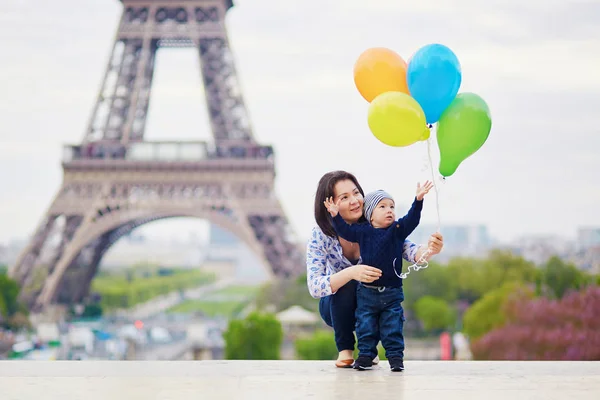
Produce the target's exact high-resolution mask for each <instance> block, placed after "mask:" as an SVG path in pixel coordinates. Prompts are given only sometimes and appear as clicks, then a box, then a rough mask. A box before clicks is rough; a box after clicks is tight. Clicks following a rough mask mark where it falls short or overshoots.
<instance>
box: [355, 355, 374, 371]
mask: <svg viewBox="0 0 600 400" xmlns="http://www.w3.org/2000/svg"><path fill="white" fill-rule="evenodd" d="M372 368H373V359H372V358H371V357H367V356H358V358H357V359H356V361H355V362H354V369H357V370H359V371H364V370H367V369H372Z"/></svg>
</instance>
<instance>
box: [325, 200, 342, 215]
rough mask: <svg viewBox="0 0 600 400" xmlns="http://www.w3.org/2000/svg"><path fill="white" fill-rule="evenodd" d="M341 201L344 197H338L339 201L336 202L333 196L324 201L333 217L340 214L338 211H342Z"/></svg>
mask: <svg viewBox="0 0 600 400" xmlns="http://www.w3.org/2000/svg"><path fill="white" fill-rule="evenodd" d="M341 201H342V199H338V201H337V203H334V202H333V197H330V198H328V199H325V201H324V202H323V204H325V208H327V211H329V214H331V216H332V217H335V216H336V215H338V212H339V211H340V202H341Z"/></svg>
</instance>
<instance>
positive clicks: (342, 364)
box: [335, 358, 354, 368]
mask: <svg viewBox="0 0 600 400" xmlns="http://www.w3.org/2000/svg"><path fill="white" fill-rule="evenodd" d="M352 364H354V359H353V358H349V359H347V360H337V361H336V362H335V366H336V367H338V368H352Z"/></svg>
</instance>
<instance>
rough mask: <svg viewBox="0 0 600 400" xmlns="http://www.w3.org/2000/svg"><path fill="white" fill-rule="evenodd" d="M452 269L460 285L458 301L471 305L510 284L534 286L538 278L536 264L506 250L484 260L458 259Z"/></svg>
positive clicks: (449, 264) (451, 274) (452, 263)
mask: <svg viewBox="0 0 600 400" xmlns="http://www.w3.org/2000/svg"><path fill="white" fill-rule="evenodd" d="M448 270H449V271H450V276H451V279H453V280H456V282H457V287H458V298H459V299H461V300H466V301H468V302H469V303H471V304H472V303H474V302H475V301H477V300H478V299H480V298H481V297H482V296H483V295H484V294H486V293H488V292H490V291H492V290H494V289H497V288H499V287H501V286H502V285H504V284H505V283H507V282H522V283H534V282H535V281H536V278H537V276H538V271H537V269H536V266H535V264H534V263H532V262H529V261H527V260H525V259H524V258H523V257H520V256H516V255H514V254H513V253H511V252H510V251H504V250H493V251H491V252H490V253H489V256H488V258H487V259H482V260H477V259H472V258H463V257H458V258H454V259H452V260H450V262H449V263H448Z"/></svg>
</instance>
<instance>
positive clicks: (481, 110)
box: [437, 93, 492, 177]
mask: <svg viewBox="0 0 600 400" xmlns="http://www.w3.org/2000/svg"><path fill="white" fill-rule="evenodd" d="M491 129H492V116H491V114H490V109H489V107H488V105H487V104H486V102H485V101H484V100H483V99H482V98H481V97H479V96H478V95H476V94H474V93H460V94H458V95H457V96H456V97H455V98H454V100H453V101H452V103H450V105H449V106H448V107H447V108H446V110H444V112H443V113H442V116H441V117H440V120H439V121H438V127H437V141H438V146H439V148H440V167H439V171H440V174H442V176H444V177H447V176H450V175H452V174H454V172H456V169H457V168H458V166H459V165H460V163H462V162H463V161H464V160H465V159H467V158H468V157H469V156H471V155H472V154H473V153H475V152H476V151H477V150H479V148H480V147H481V146H483V144H484V143H485V141H486V140H487V138H488V136H489V135H490V130H491Z"/></svg>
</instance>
